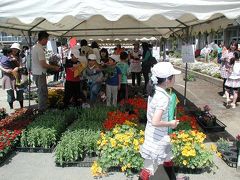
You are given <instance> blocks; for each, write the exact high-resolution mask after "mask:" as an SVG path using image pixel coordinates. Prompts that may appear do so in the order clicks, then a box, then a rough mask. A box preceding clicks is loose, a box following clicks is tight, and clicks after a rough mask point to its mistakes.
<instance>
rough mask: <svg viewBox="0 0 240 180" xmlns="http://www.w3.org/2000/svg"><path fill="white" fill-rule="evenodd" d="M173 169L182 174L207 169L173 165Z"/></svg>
mask: <svg viewBox="0 0 240 180" xmlns="http://www.w3.org/2000/svg"><path fill="white" fill-rule="evenodd" d="M174 171H175V172H177V173H184V174H202V173H204V172H205V171H207V168H195V169H191V168H187V167H174Z"/></svg>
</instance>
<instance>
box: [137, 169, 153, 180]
mask: <svg viewBox="0 0 240 180" xmlns="http://www.w3.org/2000/svg"><path fill="white" fill-rule="evenodd" d="M150 176H151V173H150V171H149V170H148V169H142V170H141V171H140V174H139V179H140V180H149V178H150Z"/></svg>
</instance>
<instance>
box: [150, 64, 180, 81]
mask: <svg viewBox="0 0 240 180" xmlns="http://www.w3.org/2000/svg"><path fill="white" fill-rule="evenodd" d="M151 71H152V76H154V77H158V78H167V77H169V76H171V75H176V74H181V71H179V70H176V69H174V67H173V65H172V64H171V63H170V62H159V63H157V64H155V65H154V66H153V68H152V69H151Z"/></svg>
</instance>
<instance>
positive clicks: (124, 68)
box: [117, 52, 129, 102]
mask: <svg viewBox="0 0 240 180" xmlns="http://www.w3.org/2000/svg"><path fill="white" fill-rule="evenodd" d="M127 58H128V54H127V53H126V52H121V54H120V62H118V63H117V67H118V68H119V69H120V70H121V73H122V75H121V87H120V90H119V92H118V93H119V96H118V97H119V98H118V101H119V102H120V101H121V100H122V99H127V98H128V88H127V84H128V82H127V75H128V73H129V66H128V64H127Z"/></svg>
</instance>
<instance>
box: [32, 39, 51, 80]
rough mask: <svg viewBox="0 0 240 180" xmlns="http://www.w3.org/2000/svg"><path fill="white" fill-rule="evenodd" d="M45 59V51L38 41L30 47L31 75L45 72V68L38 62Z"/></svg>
mask: <svg viewBox="0 0 240 180" xmlns="http://www.w3.org/2000/svg"><path fill="white" fill-rule="evenodd" d="M42 60H45V61H46V57H45V52H44V49H43V46H42V45H41V44H39V43H37V44H36V45H34V46H33V49H32V74H33V75H42V74H43V73H46V72H47V69H45V68H43V67H42V66H41V64H40V61H42Z"/></svg>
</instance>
